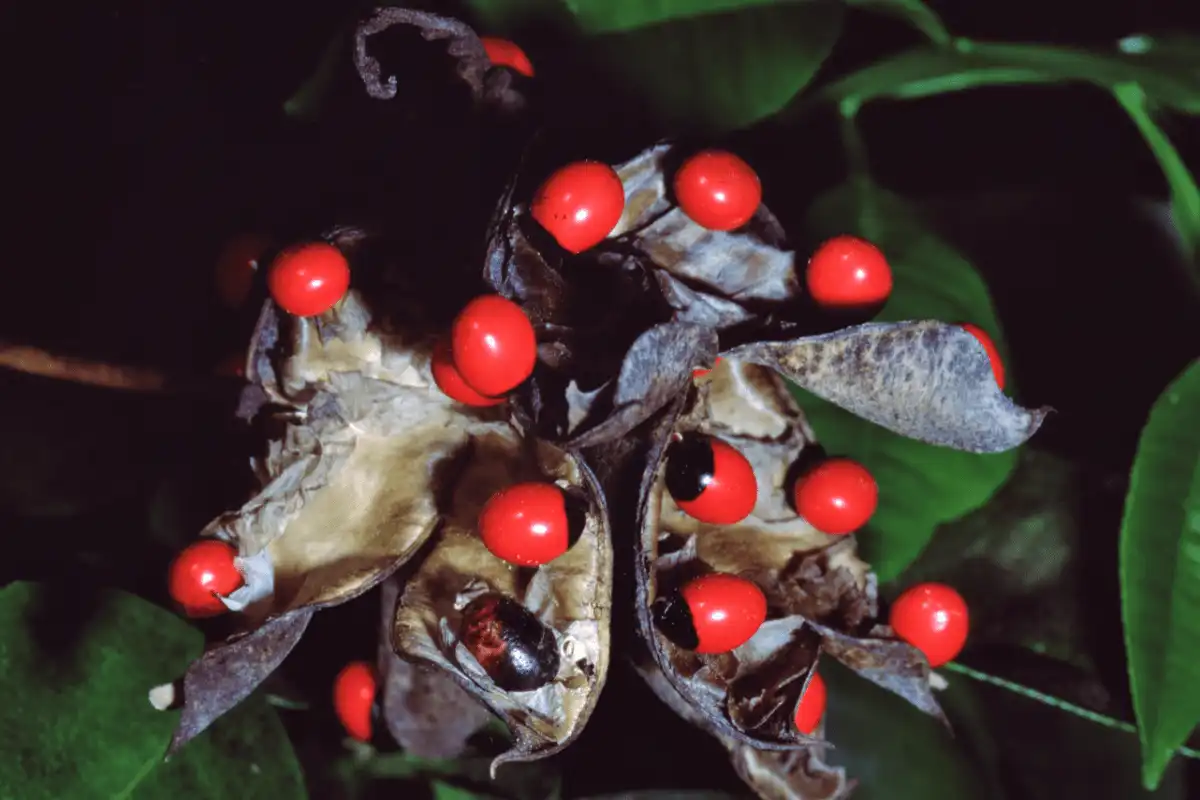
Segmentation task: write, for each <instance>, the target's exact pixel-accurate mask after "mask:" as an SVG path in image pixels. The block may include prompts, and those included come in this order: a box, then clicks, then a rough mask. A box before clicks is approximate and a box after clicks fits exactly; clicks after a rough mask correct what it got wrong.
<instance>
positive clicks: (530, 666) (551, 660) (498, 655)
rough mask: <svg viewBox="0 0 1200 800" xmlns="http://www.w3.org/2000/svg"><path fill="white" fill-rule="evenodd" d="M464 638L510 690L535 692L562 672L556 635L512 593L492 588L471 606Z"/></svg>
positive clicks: (465, 619)
mask: <svg viewBox="0 0 1200 800" xmlns="http://www.w3.org/2000/svg"><path fill="white" fill-rule="evenodd" d="M459 640H460V641H461V642H462V643H463V645H465V646H466V648H467V649H468V650H469V651H470V652H471V655H473V656H475V660H476V661H478V662H479V665H480V666H481V667H483V669H484V671H485V672H486V673H487V674H488V676H489V677H490V678H491V679H492V680H493V681H495V682H496V685H497V686H499V687H500V688H501V689H503V690H504V691H506V692H529V691H533V690H534V689H538V688H541V687H542V686H545V685H546V684H547V683H549V682H550V681H551V680H553V679H554V676H555V675H557V674H558V667H559V655H558V642H557V640H556V639H555V637H554V633H553V632H552V631H551V630H550V629H549V628H548V627H546V626H545V625H543V624H542V622H541V620H539V619H538V618H537V617H535V616H534V615H533V613H532V612H530V611H529V609H527V608H525V606H523V605H521V604H520V603H518V602H517V601H516V600H513V599H512V598H511V597H507V596H505V595H502V594H499V593H496V592H490V593H488V594H484V595H480V596H479V597H477V598H475V599H474V600H472V601H471V602H470V603H469V604H467V607H466V608H464V609H463V611H462V624H461V627H460V628H459Z"/></svg>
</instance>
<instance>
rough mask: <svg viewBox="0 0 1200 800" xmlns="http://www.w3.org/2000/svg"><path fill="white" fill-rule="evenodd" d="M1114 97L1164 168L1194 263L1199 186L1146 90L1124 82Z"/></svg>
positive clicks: (1199, 247)
mask: <svg viewBox="0 0 1200 800" xmlns="http://www.w3.org/2000/svg"><path fill="white" fill-rule="evenodd" d="M1113 96H1114V97H1116V99H1117V102H1118V103H1120V104H1121V108H1123V109H1125V113H1126V114H1128V115H1129V118H1130V119H1131V120H1132V121H1133V124H1134V125H1136V126H1137V129H1138V132H1139V133H1141V135H1142V139H1144V140H1145V142H1146V146H1147V147H1149V148H1150V152H1152V153H1153V154H1154V158H1155V160H1157V161H1158V165H1159V166H1160V167H1161V168H1162V171H1163V176H1164V177H1165V178H1166V179H1167V186H1169V187H1170V190H1171V211H1172V216H1173V217H1174V221H1175V229H1176V230H1177V231H1179V235H1180V237H1182V239H1183V242H1184V245H1185V246H1186V247H1187V250H1188V253H1189V254H1190V255H1191V257H1192V261H1193V264H1194V263H1195V261H1196V259H1197V257H1198V256H1200V188H1197V186H1196V180H1195V179H1194V178H1193V177H1192V173H1191V172H1190V171H1189V170H1188V168H1187V165H1186V164H1185V163H1183V159H1182V158H1181V157H1180V156H1179V151H1177V150H1176V149H1175V146H1174V145H1172V144H1171V140H1170V139H1169V138H1167V134H1166V132H1165V131H1163V129H1162V128H1160V127H1159V126H1158V124H1157V123H1156V122H1155V121H1154V118H1153V117H1152V116H1151V111H1150V108H1149V107H1148V105H1149V104H1148V103H1147V102H1146V93H1145V92H1144V91H1142V87H1140V86H1138V85H1137V84H1136V83H1122V84H1119V85H1118V86H1115V87H1114V88H1113ZM1191 279H1192V282H1193V283H1194V284H1195V285H1196V286H1197V288H1200V275H1198V274H1197V273H1196V271H1195V270H1193V271H1192V272H1191Z"/></svg>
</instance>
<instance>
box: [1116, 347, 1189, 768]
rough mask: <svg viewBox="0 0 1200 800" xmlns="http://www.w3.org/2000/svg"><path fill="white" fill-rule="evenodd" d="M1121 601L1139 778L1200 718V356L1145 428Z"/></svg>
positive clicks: (1165, 758) (1124, 550) (1128, 514)
mask: <svg viewBox="0 0 1200 800" xmlns="http://www.w3.org/2000/svg"><path fill="white" fill-rule="evenodd" d="M1120 565H1121V605H1122V615H1123V617H1124V622H1125V648H1126V656H1127V658H1128V661H1129V682H1130V688H1131V689H1132V692H1133V706H1134V710H1135V712H1136V713H1137V720H1138V727H1139V733H1140V737H1141V741H1142V763H1143V769H1142V780H1143V782H1144V784H1145V785H1146V786H1147V787H1148V788H1152V787H1154V786H1155V785H1157V783H1158V781H1159V779H1160V778H1161V777H1162V774H1163V770H1164V769H1165V768H1166V766H1167V764H1168V762H1169V761H1170V759H1171V754H1172V752H1173V751H1174V750H1175V749H1176V748H1177V747H1179V745H1180V744H1182V743H1183V742H1184V740H1185V739H1186V738H1187V737H1188V735H1189V734H1190V733H1191V732H1192V729H1193V728H1195V727H1196V724H1197V723H1198V722H1200V361H1197V362H1195V363H1193V364H1192V365H1191V366H1190V367H1189V368H1188V369H1187V370H1186V371H1184V373H1183V374H1182V375H1180V376H1179V377H1178V378H1177V379H1176V380H1175V382H1174V383H1172V384H1171V385H1170V386H1169V387H1167V389H1166V391H1164V392H1163V393H1162V394H1161V395H1160V396H1159V398H1158V400H1157V401H1156V402H1155V404H1154V408H1153V409H1151V411H1150V419H1149V421H1147V423H1146V427H1145V428H1144V429H1143V430H1142V437H1141V440H1140V442H1139V444H1138V450H1137V456H1136V458H1135V459H1134V463H1133V471H1132V474H1131V476H1130V484H1129V494H1128V497H1127V498H1126V501H1125V518H1124V520H1123V521H1122V524H1121V546H1120Z"/></svg>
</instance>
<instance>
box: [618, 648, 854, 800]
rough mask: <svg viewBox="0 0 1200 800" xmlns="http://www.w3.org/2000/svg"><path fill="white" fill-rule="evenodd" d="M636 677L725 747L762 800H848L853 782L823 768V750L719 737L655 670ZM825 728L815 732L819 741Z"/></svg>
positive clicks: (647, 668) (645, 668)
mask: <svg viewBox="0 0 1200 800" xmlns="http://www.w3.org/2000/svg"><path fill="white" fill-rule="evenodd" d="M637 671H638V673H639V674H640V675H641V676H642V679H643V680H645V681H646V684H647V685H648V686H649V687H650V688H651V689H652V690H653V691H654V693H655V694H656V695H657V696H658V699H659V700H661V701H662V702H663V703H665V704H666V705H667V706H669V707H670V708H671V709H672V710H673V711H674V712H675V713H676V714H678V715H679V716H680V717H682V718H683V719H685V720H687V721H688V722H691V723H692V724H693V725H695V726H697V727H698V728H700V729H702V730H705V731H707V732H708V733H711V734H712V735H713V736H714V737H715V738H716V739H717V741H719V742H720V743H721V744H722V745H724V747H725V749H726V750H727V751H728V753H729V760H730V762H731V763H732V764H733V768H734V770H736V771H737V774H738V777H740V778H741V779H742V780H743V781H745V783H746V785H748V786H749V787H750V788H751V789H753V790H754V793H755V794H757V795H758V796H759V797H761V798H762V800H846V799H847V798H849V797H850V796H851V793H852V792H853V790H854V787H855V785H856V784H857V781H855V780H853V779H851V778H848V777H847V776H846V770H845V769H844V768H842V767H834V766H831V765H829V764H826V763H825V751H826V749H827V748H826V746H825V745H823V744H813V745H811V746H809V747H805V748H803V749H799V750H763V749H760V748H757V747H753V746H751V745H748V744H746V743H744V742H741V741H739V740H737V739H734V738H732V737H729V736H725V735H722V734H721V733H720V732H719V731H717V730H716V729H715V728H714V727H713V725H712V721H711V720H710V719H709V718H708V717H706V716H705V715H704V714H702V713H700V712H699V711H698V710H697V709H696V707H695V706H693V705H692V704H690V703H688V702H687V700H685V699H684V698H683V696H682V695H680V694H679V692H678V691H677V690H676V689H675V687H674V685H672V683H671V682H670V681H669V680H667V679H666V677H665V676H664V675H663V673H662V672H661V671H660V670H659V669H658V668H657V667H655V666H654V665H652V664H649V663H644V662H643V663H640V664H638V665H637ZM824 727H825V723H824V720H822V721H821V723H820V725H819V726H818V728H817V730H816V731H815V732H816V733H817V734H818V735H822V732H823V730H824Z"/></svg>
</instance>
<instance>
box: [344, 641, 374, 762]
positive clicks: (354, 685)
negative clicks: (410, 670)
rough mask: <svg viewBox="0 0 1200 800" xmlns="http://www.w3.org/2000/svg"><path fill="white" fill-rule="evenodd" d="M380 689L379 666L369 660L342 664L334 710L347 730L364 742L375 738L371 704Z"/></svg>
mask: <svg viewBox="0 0 1200 800" xmlns="http://www.w3.org/2000/svg"><path fill="white" fill-rule="evenodd" d="M377 690H378V681H377V680H376V678H375V668H374V667H372V666H371V665H370V664H369V663H367V662H366V661H352V662H350V663H349V664H347V665H346V666H344V667H342V671H341V672H339V673H338V675H337V678H336V679H334V682H333V710H334V711H335V712H336V713H337V717H338V719H339V720H340V721H341V723H342V727H343V728H345V729H346V733H348V734H350V735H351V736H353V737H354V738H355V739H358V740H359V741H361V742H369V741H371V727H372V726H371V707H372V706H373V705H374V704H375V693H376V691H377Z"/></svg>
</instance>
